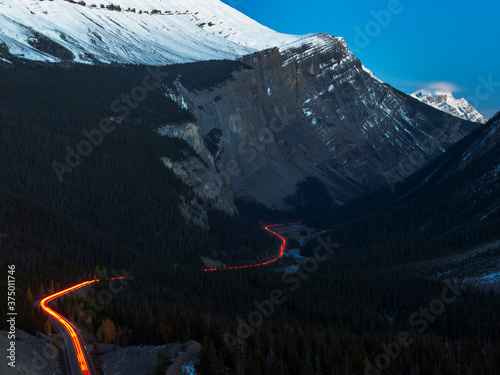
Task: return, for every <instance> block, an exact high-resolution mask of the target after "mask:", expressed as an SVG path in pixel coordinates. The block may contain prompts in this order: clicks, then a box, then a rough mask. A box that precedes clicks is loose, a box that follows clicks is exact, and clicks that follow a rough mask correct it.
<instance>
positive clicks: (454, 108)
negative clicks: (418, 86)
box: [411, 90, 486, 124]
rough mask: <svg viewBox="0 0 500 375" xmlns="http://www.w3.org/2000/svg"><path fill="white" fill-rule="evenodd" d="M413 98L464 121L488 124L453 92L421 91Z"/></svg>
mask: <svg viewBox="0 0 500 375" xmlns="http://www.w3.org/2000/svg"><path fill="white" fill-rule="evenodd" d="M411 96H412V97H414V98H416V99H418V100H420V101H421V102H422V103H425V104H427V105H430V106H432V107H434V108H436V109H439V110H440V111H443V112H446V113H448V114H450V115H452V116H455V117H458V118H461V119H463V120H468V121H472V122H479V123H480V124H484V123H486V119H485V118H484V117H483V115H481V114H480V113H479V112H478V111H477V109H476V108H474V107H473V106H472V105H470V103H469V102H468V101H467V100H465V98H461V99H455V98H454V97H453V94H452V93H451V92H434V93H431V92H428V91H426V90H420V91H417V92H414V93H413V94H411Z"/></svg>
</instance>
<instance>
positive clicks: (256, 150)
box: [183, 113, 296, 224]
mask: <svg viewBox="0 0 500 375" xmlns="http://www.w3.org/2000/svg"><path fill="white" fill-rule="evenodd" d="M295 119H296V116H295V115H290V114H288V113H285V114H280V115H278V114H275V115H274V116H273V118H272V119H271V120H270V121H269V124H266V125H265V126H263V127H262V128H261V129H259V130H258V131H257V132H256V133H255V134H254V135H249V136H247V137H245V138H244V139H243V142H241V143H240V144H239V145H238V147H237V149H236V155H238V156H239V157H241V158H242V160H243V161H245V162H246V163H251V162H253V161H254V160H255V159H256V158H257V157H258V156H259V154H260V153H262V152H263V151H264V150H265V148H266V146H267V145H269V144H271V143H273V142H275V140H276V137H277V135H278V134H279V133H280V132H282V131H283V130H285V129H286V127H287V126H288V125H289V124H290V122H291V121H293V120H295ZM215 163H216V168H217V170H218V171H219V175H220V176H221V180H222V182H223V184H224V186H225V187H229V186H230V184H231V181H232V179H234V178H236V177H237V176H241V175H242V170H241V168H240V166H239V165H238V161H237V160H236V158H234V157H233V158H231V159H230V160H228V161H226V162H220V163H219V164H218V165H217V162H215ZM205 189H206V190H209V191H217V190H219V187H218V186H217V184H216V182H214V181H209V182H207V183H206V184H205ZM196 202H197V204H196V206H194V205H193V206H192V208H193V209H195V210H196V214H197V215H203V213H204V212H206V211H207V210H208V209H210V208H211V202H210V200H209V199H204V200H202V201H201V202H199V200H197V199H196ZM183 218H184V220H185V222H186V223H187V224H188V223H190V222H191V219H190V218H189V216H188V215H184V214H183Z"/></svg>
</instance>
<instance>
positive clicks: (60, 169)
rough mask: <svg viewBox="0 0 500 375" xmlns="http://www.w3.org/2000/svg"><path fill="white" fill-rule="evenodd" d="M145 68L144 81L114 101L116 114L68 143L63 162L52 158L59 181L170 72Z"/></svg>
mask: <svg viewBox="0 0 500 375" xmlns="http://www.w3.org/2000/svg"><path fill="white" fill-rule="evenodd" d="M146 71H147V73H148V74H146V75H145V76H144V78H143V80H142V84H141V85H138V86H135V87H134V88H132V90H130V92H129V93H127V94H124V93H122V94H121V95H120V97H119V98H117V99H115V100H114V101H113V102H112V103H111V105H110V111H111V113H113V115H114V116H107V117H104V118H103V119H102V120H101V121H100V122H99V125H98V127H97V128H95V129H92V130H90V131H89V130H83V131H82V135H83V139H82V140H81V141H80V142H79V143H78V144H77V145H76V146H74V147H71V146H70V145H68V146H66V158H65V160H64V162H63V163H61V162H59V161H55V160H54V161H52V169H53V170H54V173H55V174H56V177H57V179H58V181H59V182H60V183H63V181H64V175H65V174H66V173H72V172H73V169H74V168H77V167H78V166H79V165H80V164H81V163H82V161H83V159H84V158H86V157H88V156H89V155H90V154H91V153H92V152H93V150H94V148H96V147H99V146H100V145H101V144H102V142H103V140H104V136H105V135H108V134H110V133H112V132H113V131H115V129H116V124H119V123H121V122H122V121H124V120H126V119H127V118H128V116H129V115H130V112H131V111H132V110H134V109H135V108H137V107H138V105H139V104H140V103H142V102H144V101H145V100H146V99H147V97H148V92H149V91H152V90H155V89H156V88H157V87H158V85H159V84H160V83H161V82H162V81H163V79H164V78H165V77H167V76H168V75H169V73H168V72H162V71H161V70H160V67H156V68H155V69H154V70H153V69H152V68H150V67H148V68H146Z"/></svg>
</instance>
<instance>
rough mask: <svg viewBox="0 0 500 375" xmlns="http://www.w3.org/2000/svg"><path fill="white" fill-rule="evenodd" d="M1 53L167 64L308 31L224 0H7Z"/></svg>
mask: <svg viewBox="0 0 500 375" xmlns="http://www.w3.org/2000/svg"><path fill="white" fill-rule="evenodd" d="M0 9H1V13H0V20H1V22H0V46H3V48H2V50H3V52H0V57H2V59H3V60H7V61H9V57H10V55H14V56H17V57H22V58H26V59H29V60H36V61H44V62H61V61H72V62H80V63H86V64H93V63H96V62H98V63H125V64H145V65H166V64H173V63H185V62H193V61H201V60H211V59H236V58H238V57H240V56H243V55H246V54H248V53H252V52H255V51H257V50H262V49H265V48H269V47H275V46H282V45H285V44H288V43H291V42H294V41H296V40H298V39H301V38H302V36H295V35H287V34H281V33H278V32H276V31H273V30H271V29H269V28H267V27H265V26H263V25H260V24H259V23H257V22H256V21H254V20H252V19H250V18H249V17H247V16H245V15H243V14H242V13H240V12H238V11H237V10H235V9H233V8H231V7H230V6H228V5H226V4H224V3H223V2H221V1H219V0H206V1H201V0H187V1H178V0H168V1H166V2H165V1H160V0H141V1H131V0H112V1H110V0H96V1H95V2H93V1H92V2H91V1H87V2H84V1H80V2H75V1H68V0H52V1H39V2H32V1H27V0H8V1H6V0H1V1H0Z"/></svg>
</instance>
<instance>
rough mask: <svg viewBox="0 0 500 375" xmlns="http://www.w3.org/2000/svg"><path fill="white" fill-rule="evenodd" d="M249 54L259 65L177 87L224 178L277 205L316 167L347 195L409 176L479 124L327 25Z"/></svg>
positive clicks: (242, 192)
mask: <svg viewBox="0 0 500 375" xmlns="http://www.w3.org/2000/svg"><path fill="white" fill-rule="evenodd" d="M242 61H243V62H244V63H246V64H248V65H249V66H250V67H251V68H252V69H250V70H247V71H243V72H238V73H236V74H235V80H232V81H229V82H227V83H225V84H224V85H222V86H220V87H215V88H213V89H211V90H204V91H201V92H200V91H197V92H190V91H188V90H186V89H184V88H183V87H182V85H177V86H176V87H175V88H170V89H172V90H175V91H176V92H177V94H178V95H177V97H178V100H179V101H181V100H182V103H185V105H187V107H188V108H189V110H190V111H192V112H193V113H194V114H195V116H196V118H197V127H198V132H199V134H200V136H201V138H202V139H203V140H204V144H205V146H206V148H207V150H209V152H210V154H211V158H212V159H213V162H214V165H215V167H216V169H217V171H218V173H219V175H220V176H221V177H222V179H223V180H224V183H225V185H226V186H227V187H228V188H229V189H230V190H231V191H232V192H233V194H234V195H235V196H237V197H241V196H245V197H249V198H252V199H255V200H256V201H258V202H260V203H263V204H266V205H268V206H270V207H276V208H284V203H283V198H285V197H286V196H289V195H291V194H293V193H294V190H295V185H296V183H298V182H300V181H301V180H303V179H304V178H305V177H307V176H313V177H316V178H318V179H319V180H320V181H322V182H323V183H324V184H325V185H326V186H327V187H328V189H329V191H330V192H331V194H332V196H333V198H334V200H335V203H336V204H342V203H345V202H347V201H349V200H351V199H354V198H356V197H359V196H362V195H364V194H366V193H368V192H370V191H373V190H375V189H377V188H380V187H381V186H383V185H385V184H387V183H388V182H394V181H396V180H398V179H402V178H404V177H406V176H407V175H408V174H409V173H411V172H414V171H416V170H417V169H419V168H420V167H422V166H423V165H425V164H426V163H428V162H429V161H430V160H432V159H434V158H435V157H436V156H437V155H439V154H441V153H442V152H444V151H445V150H446V149H447V148H448V147H449V146H450V145H451V144H453V143H455V142H456V141H457V140H459V139H461V138H462V137H463V136H464V135H466V134H468V133H469V132H470V131H471V130H473V129H475V128H476V127H477V126H478V124H474V123H471V122H468V121H463V120H459V119H457V118H455V117H452V116H450V115H448V114H446V113H443V112H440V111H438V110H435V109H433V108H431V107H429V106H427V105H424V104H422V103H421V102H419V101H418V100H416V99H414V98H411V97H410V96H408V95H406V94H404V93H401V92H399V91H398V90H396V89H394V88H392V87H390V86H389V85H387V84H385V83H383V82H381V81H380V80H378V79H377V78H376V77H375V76H374V75H373V73H372V72H370V71H369V70H368V69H366V68H365V67H364V66H363V65H362V64H361V62H360V61H359V59H357V58H356V56H354V55H353V54H352V53H351V52H350V51H349V49H348V48H347V45H346V44H345V42H344V40H343V39H342V38H334V37H332V36H330V35H326V34H319V35H316V36H313V37H308V38H305V39H303V40H301V41H299V42H296V43H293V44H290V45H287V46H286V47H282V48H280V49H278V48H273V49H268V50H264V51H262V52H257V53H254V54H251V55H248V56H245V57H244V58H243V59H242ZM180 82H182V80H181V81H180ZM178 136H180V137H183V136H182V135H178ZM185 139H186V140H187V141H188V142H190V143H191V144H192V145H193V146H194V142H195V141H194V139H193V138H192V137H185ZM198 142H199V141H198ZM195 148H196V147H195ZM389 180H390V181H389Z"/></svg>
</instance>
